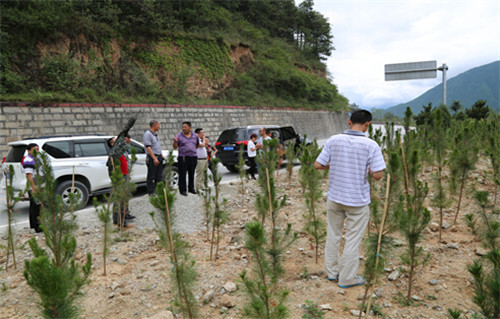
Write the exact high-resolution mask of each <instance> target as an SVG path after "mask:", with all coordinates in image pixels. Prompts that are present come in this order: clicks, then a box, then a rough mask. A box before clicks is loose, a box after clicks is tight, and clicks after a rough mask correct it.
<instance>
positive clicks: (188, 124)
mask: <svg viewBox="0 0 500 319" xmlns="http://www.w3.org/2000/svg"><path fill="white" fill-rule="evenodd" d="M184 124H186V125H187V126H189V127H191V126H192V125H191V122H182V125H184Z"/></svg>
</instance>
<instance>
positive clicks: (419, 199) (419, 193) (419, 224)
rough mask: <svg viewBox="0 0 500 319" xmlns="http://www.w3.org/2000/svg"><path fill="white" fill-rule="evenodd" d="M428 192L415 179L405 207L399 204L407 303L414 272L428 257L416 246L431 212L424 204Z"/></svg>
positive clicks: (425, 187) (409, 297)
mask: <svg viewBox="0 0 500 319" xmlns="http://www.w3.org/2000/svg"><path fill="white" fill-rule="evenodd" d="M428 192H429V189H428V187H427V185H426V184H425V185H424V184H422V183H421V182H420V181H417V182H416V185H415V187H414V188H413V189H412V194H410V195H408V196H406V208H403V207H404V206H405V205H401V206H400V207H399V209H400V211H399V212H398V224H399V225H398V226H399V231H400V232H401V234H402V235H403V237H404V238H405V240H406V243H407V245H406V246H405V247H406V249H405V251H404V252H403V254H402V255H401V261H402V263H403V264H405V265H408V266H409V270H408V295H407V298H406V301H407V303H408V304H410V302H411V293H412V288H413V280H414V276H415V272H416V271H417V269H418V268H419V267H420V266H425V265H426V264H427V262H428V261H429V259H430V254H429V253H425V252H424V249H423V247H421V246H418V243H419V242H420V241H421V240H422V237H423V232H424V230H425V228H426V227H427V226H428V225H429V222H430V220H431V214H430V212H429V210H428V209H427V208H426V207H425V206H424V201H425V198H426V197H427V194H428Z"/></svg>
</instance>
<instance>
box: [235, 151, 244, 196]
mask: <svg viewBox="0 0 500 319" xmlns="http://www.w3.org/2000/svg"><path fill="white" fill-rule="evenodd" d="M243 153H244V144H243V143H240V150H239V152H238V165H236V168H237V169H238V172H239V176H238V177H239V179H240V187H239V191H240V194H241V203H242V204H243V203H244V202H245V180H246V178H247V171H246V169H245V157H244V156H243Z"/></svg>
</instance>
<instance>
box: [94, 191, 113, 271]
mask: <svg viewBox="0 0 500 319" xmlns="http://www.w3.org/2000/svg"><path fill="white" fill-rule="evenodd" d="M104 200H105V202H106V203H105V204H103V205H100V206H99V202H98V201H97V197H94V208H95V211H96V214H97V218H99V221H100V222H101V224H102V264H103V268H104V269H103V275H104V276H106V258H107V256H108V253H109V244H110V229H111V214H112V211H113V208H112V205H113V203H112V201H111V196H109V195H106V196H104Z"/></svg>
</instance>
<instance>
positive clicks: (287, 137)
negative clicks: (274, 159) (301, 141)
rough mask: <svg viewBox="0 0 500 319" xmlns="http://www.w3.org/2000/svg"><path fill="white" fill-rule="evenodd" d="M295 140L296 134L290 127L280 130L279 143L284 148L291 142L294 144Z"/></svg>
mask: <svg viewBox="0 0 500 319" xmlns="http://www.w3.org/2000/svg"><path fill="white" fill-rule="evenodd" d="M296 138H297V133H295V130H294V129H293V127H291V126H285V127H282V128H281V143H283V145H284V146H285V147H286V146H288V143H289V142H290V141H293V143H294V144H295V140H296Z"/></svg>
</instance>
